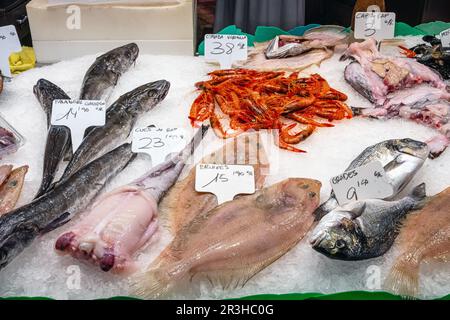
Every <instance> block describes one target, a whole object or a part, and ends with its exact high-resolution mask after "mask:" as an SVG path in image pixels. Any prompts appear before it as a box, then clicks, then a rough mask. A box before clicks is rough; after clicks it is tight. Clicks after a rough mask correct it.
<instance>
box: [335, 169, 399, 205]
mask: <svg viewBox="0 0 450 320" xmlns="http://www.w3.org/2000/svg"><path fill="white" fill-rule="evenodd" d="M331 187H332V188H333V191H334V193H335V195H336V199H337V200H338V202H339V204H340V205H344V204H346V203H348V202H350V201H356V200H364V199H384V198H387V197H389V196H391V195H392V194H393V193H394V191H393V188H392V185H391V184H390V183H389V180H388V178H387V176H386V172H385V171H384V168H383V166H382V164H381V163H380V162H379V161H376V162H371V163H369V164H367V165H364V166H361V167H358V168H356V169H354V170H350V171H346V172H344V173H343V174H340V175H338V176H336V177H333V178H332V179H331Z"/></svg>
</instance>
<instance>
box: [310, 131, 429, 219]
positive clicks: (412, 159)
mask: <svg viewBox="0 0 450 320" xmlns="http://www.w3.org/2000/svg"><path fill="white" fill-rule="evenodd" d="M428 154H429V148H428V146H427V144H426V143H423V142H420V141H417V140H412V139H408V138H407V139H392V140H386V141H383V142H379V143H377V144H374V145H372V146H370V147H367V148H366V149H364V151H363V152H361V154H360V155H358V156H357V157H356V158H355V159H354V160H353V161H352V162H351V163H350V165H349V166H348V167H347V169H345V171H350V170H353V169H356V168H358V167H360V166H363V165H366V164H368V163H370V162H374V161H379V162H380V163H381V164H382V166H383V167H384V170H385V172H386V176H387V178H388V180H389V183H390V185H391V186H392V189H393V191H394V192H393V194H392V195H391V196H390V197H389V198H386V199H385V200H389V199H393V198H395V197H396V196H397V195H398V194H399V193H400V191H402V190H403V189H404V188H405V187H406V185H407V184H408V183H409V182H410V181H411V179H412V178H413V177H414V175H415V174H416V173H417V171H419V169H420V168H421V167H422V165H423V164H424V162H425V160H426V159H427V157H428ZM338 206H339V204H338V202H337V200H336V197H335V195H334V192H331V196H330V198H329V199H328V200H327V201H325V202H324V203H322V204H321V205H320V206H319V207H318V208H317V210H316V211H315V213H314V214H315V215H316V220H320V219H321V218H322V217H323V216H325V215H326V214H327V213H328V212H330V211H332V210H333V209H335V208H336V207H338Z"/></svg>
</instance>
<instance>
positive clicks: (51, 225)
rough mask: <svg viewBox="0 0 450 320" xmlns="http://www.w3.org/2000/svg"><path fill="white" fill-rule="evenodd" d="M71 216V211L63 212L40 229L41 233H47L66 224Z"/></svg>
mask: <svg viewBox="0 0 450 320" xmlns="http://www.w3.org/2000/svg"><path fill="white" fill-rule="evenodd" d="M69 217H70V213H69V212H65V213H63V214H62V215H61V216H59V217H58V218H56V219H55V220H53V221H52V222H50V223H49V224H48V225H47V226H45V227H44V228H42V229H41V230H40V232H41V234H45V233H47V232H50V231H53V230H55V229H56V228H59V227H61V226H62V225H65V224H66V223H67V222H69V221H70V218H69Z"/></svg>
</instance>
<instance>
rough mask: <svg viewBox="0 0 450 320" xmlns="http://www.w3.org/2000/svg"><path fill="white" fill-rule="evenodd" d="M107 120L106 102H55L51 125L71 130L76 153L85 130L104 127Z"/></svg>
mask: <svg viewBox="0 0 450 320" xmlns="http://www.w3.org/2000/svg"><path fill="white" fill-rule="evenodd" d="M105 120H106V103H105V101H101V100H53V106H52V116H51V124H52V125H54V126H66V127H68V128H69V129H70V135H71V138H72V148H73V151H74V152H75V151H76V150H77V149H78V147H79V146H80V145H81V142H82V141H83V136H84V132H85V130H86V129H87V128H89V127H92V126H104V125H105Z"/></svg>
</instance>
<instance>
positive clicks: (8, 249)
mask: <svg viewBox="0 0 450 320" xmlns="http://www.w3.org/2000/svg"><path fill="white" fill-rule="evenodd" d="M134 156H135V154H133V152H132V151H131V145H130V144H123V145H121V146H119V147H117V148H116V149H114V150H113V151H111V152H109V153H107V154H105V155H104V156H102V157H100V158H98V159H97V160H94V161H92V162H91V163H89V164H88V165H86V166H85V167H84V168H83V169H81V170H80V171H78V172H77V173H75V174H74V175H73V176H72V177H70V178H69V179H68V180H66V181H64V182H63V183H61V184H59V185H57V186H56V187H55V188H54V189H52V190H51V191H49V192H48V193H46V194H45V195H44V196H42V197H40V198H38V199H36V200H34V201H33V202H31V203H29V204H27V205H24V206H22V207H20V208H17V209H15V210H13V211H10V212H8V213H6V214H4V215H3V216H0V270H1V269H3V268H4V267H5V266H6V265H8V264H9V263H10V262H11V261H12V260H13V259H14V258H15V257H16V256H17V255H19V254H20V253H21V252H22V251H23V250H24V249H25V248H26V247H27V246H29V245H30V244H31V242H32V241H33V240H34V239H35V238H36V237H37V236H38V235H40V234H43V233H46V232H48V231H51V230H53V229H55V228H57V227H59V226H61V225H63V224H64V223H66V222H67V221H69V220H70V218H71V217H72V216H73V215H74V214H76V213H78V212H79V211H80V210H82V209H84V208H86V206H88V205H89V203H90V202H91V201H92V200H93V199H94V198H95V196H96V195H97V194H98V193H99V192H100V190H101V189H102V188H103V187H104V185H105V184H106V183H107V181H109V180H110V179H111V178H112V177H114V176H115V175H116V174H117V173H119V172H120V171H121V170H122V169H123V168H124V167H125V166H126V165H127V164H128V163H129V162H130V161H131V160H132V159H133V158H134Z"/></svg>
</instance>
